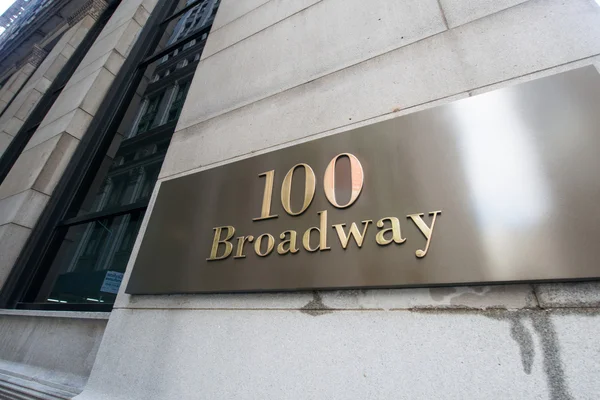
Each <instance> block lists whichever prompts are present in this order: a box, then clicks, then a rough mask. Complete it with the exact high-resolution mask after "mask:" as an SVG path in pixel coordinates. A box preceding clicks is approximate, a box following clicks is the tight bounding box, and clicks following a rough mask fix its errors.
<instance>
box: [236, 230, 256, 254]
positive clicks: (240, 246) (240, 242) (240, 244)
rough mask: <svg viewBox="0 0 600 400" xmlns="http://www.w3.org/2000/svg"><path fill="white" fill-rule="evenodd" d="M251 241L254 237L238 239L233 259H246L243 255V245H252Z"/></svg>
mask: <svg viewBox="0 0 600 400" xmlns="http://www.w3.org/2000/svg"><path fill="white" fill-rule="evenodd" d="M253 240H254V236H252V235H250V236H240V237H238V238H237V248H236V250H235V256H234V257H233V258H246V255H245V254H244V244H246V242H250V243H252V241H253Z"/></svg>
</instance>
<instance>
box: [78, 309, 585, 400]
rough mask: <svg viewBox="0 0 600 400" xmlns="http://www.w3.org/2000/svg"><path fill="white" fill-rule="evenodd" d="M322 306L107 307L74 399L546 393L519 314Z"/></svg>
mask: <svg viewBox="0 0 600 400" xmlns="http://www.w3.org/2000/svg"><path fill="white" fill-rule="evenodd" d="M322 311H323V312H321V313H311V312H309V311H308V310H304V311H285V310H272V311H267V310H256V311H224V310H218V311H204V310H121V309H119V310H114V311H113V313H112V315H111V319H110V323H109V326H108V328H107V330H106V332H105V336H104V340H103V346H101V348H100V350H99V352H98V356H97V359H96V364H95V366H94V370H93V372H92V375H91V376H90V380H89V381H88V384H87V386H86V388H85V390H84V392H83V393H82V394H81V395H80V396H78V397H76V400H92V399H109V398H110V399H115V400H121V399H130V400H137V399H140V400H141V399H144V400H145V399H148V398H156V397H157V396H156V394H157V393H160V396H159V397H160V398H161V399H164V400H171V399H184V398H193V397H194V396H196V395H197V393H202V396H203V397H205V398H215V399H216V398H219V399H221V398H223V399H225V398H226V399H233V398H235V399H248V400H250V399H266V398H268V399H273V398H285V399H328V398H331V399H395V398H398V397H401V398H406V399H414V400H420V399H423V400H425V399H426V400H430V399H438V398H440V394H443V395H442V397H443V398H444V399H448V400H453V399H456V400H464V399H477V398H488V399H509V398H510V399H521V398H522V399H526V398H527V399H537V398H539V399H545V398H550V391H549V389H548V385H547V377H546V369H545V367H546V366H548V365H551V366H553V365H555V362H556V360H554V359H552V358H551V355H547V354H545V353H544V349H543V347H542V344H541V343H540V342H539V341H538V340H537V338H538V335H540V334H541V332H538V331H537V330H536V328H535V327H534V326H533V324H532V323H531V321H530V318H531V316H530V314H531V312H529V311H525V312H511V311H498V310H495V311H486V312H483V311H479V312H456V311H446V312H444V311H439V310H438V311H431V310H429V311H422V312H411V311H392V312H385V311H343V312H331V310H329V311H328V310H322ZM538 312H539V311H538ZM141 327H143V328H141ZM558 362H560V360H559V361H558ZM132 366H135V368H132ZM595 373H596V370H591V371H586V372H584V375H583V376H582V377H581V378H582V379H583V377H585V378H586V379H592V380H593V377H594V376H595ZM173 382H177V384H173ZM555 398H558V397H555Z"/></svg>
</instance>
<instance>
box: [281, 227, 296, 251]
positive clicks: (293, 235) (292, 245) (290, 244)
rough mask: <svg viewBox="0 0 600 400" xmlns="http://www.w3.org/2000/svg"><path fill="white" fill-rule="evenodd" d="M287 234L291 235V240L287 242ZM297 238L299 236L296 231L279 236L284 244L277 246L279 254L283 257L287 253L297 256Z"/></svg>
mask: <svg viewBox="0 0 600 400" xmlns="http://www.w3.org/2000/svg"><path fill="white" fill-rule="evenodd" d="M287 234H289V235H290V238H289V239H287V240H283V239H285V238H286V236H287ZM296 236H297V233H296V231H285V232H282V233H281V235H279V238H280V239H282V240H283V242H281V243H279V244H278V245H277V252H278V253H279V254H281V255H283V254H287V253H292V254H296V253H297V252H298V246H297V245H296ZM285 244H288V246H287V248H286V246H284V245H285Z"/></svg>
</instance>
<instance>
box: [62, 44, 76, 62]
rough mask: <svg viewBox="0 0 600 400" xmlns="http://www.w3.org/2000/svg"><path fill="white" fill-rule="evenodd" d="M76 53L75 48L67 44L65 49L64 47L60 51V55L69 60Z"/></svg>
mask: <svg viewBox="0 0 600 400" xmlns="http://www.w3.org/2000/svg"><path fill="white" fill-rule="evenodd" d="M74 52H75V47H73V46H71V45H70V44H68V43H67V44H65V47H63V49H62V50H61V51H60V54H62V55H63V56H65V57H66V58H67V59H68V58H71V56H72V55H73V53H74Z"/></svg>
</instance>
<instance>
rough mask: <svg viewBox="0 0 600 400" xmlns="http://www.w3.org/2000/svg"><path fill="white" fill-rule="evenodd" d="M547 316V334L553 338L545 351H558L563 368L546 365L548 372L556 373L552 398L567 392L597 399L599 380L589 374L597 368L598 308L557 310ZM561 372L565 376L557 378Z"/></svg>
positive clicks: (599, 362)
mask: <svg viewBox="0 0 600 400" xmlns="http://www.w3.org/2000/svg"><path fill="white" fill-rule="evenodd" d="M550 315H551V317H550V323H549V324H548V325H547V326H548V331H549V335H548V336H549V337H550V338H554V343H553V344H554V346H552V347H551V346H548V347H550V349H548V350H552V349H554V350H555V351H556V352H559V354H560V358H561V360H562V369H561V368H556V369H550V368H548V370H549V371H550V373H552V374H555V375H557V376H556V379H555V380H554V381H553V382H550V383H551V391H552V393H553V397H552V398H553V399H560V398H569V397H566V396H564V397H560V396H561V395H562V394H563V393H565V392H566V393H567V394H570V395H571V397H570V398H572V399H586V400H587V399H589V400H593V399H596V398H597V397H598V395H597V394H598V393H600V381H599V380H598V379H594V378H592V377H593V376H594V375H595V374H597V373H598V371H599V370H600V357H599V356H598V355H599V354H600V345H599V343H598V335H597V333H598V321H599V320H600V315H599V312H598V310H597V309H596V310H584V311H581V310H572V311H560V312H555V313H551V314H550ZM549 367H550V366H549ZM560 372H562V373H563V376H564V377H566V379H564V378H563V379H562V380H561V379H560V376H559V373H560ZM588 377H589V378H588ZM586 378H587V379H586ZM561 384H562V385H561ZM561 386H563V387H565V386H566V388H563V387H561Z"/></svg>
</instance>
